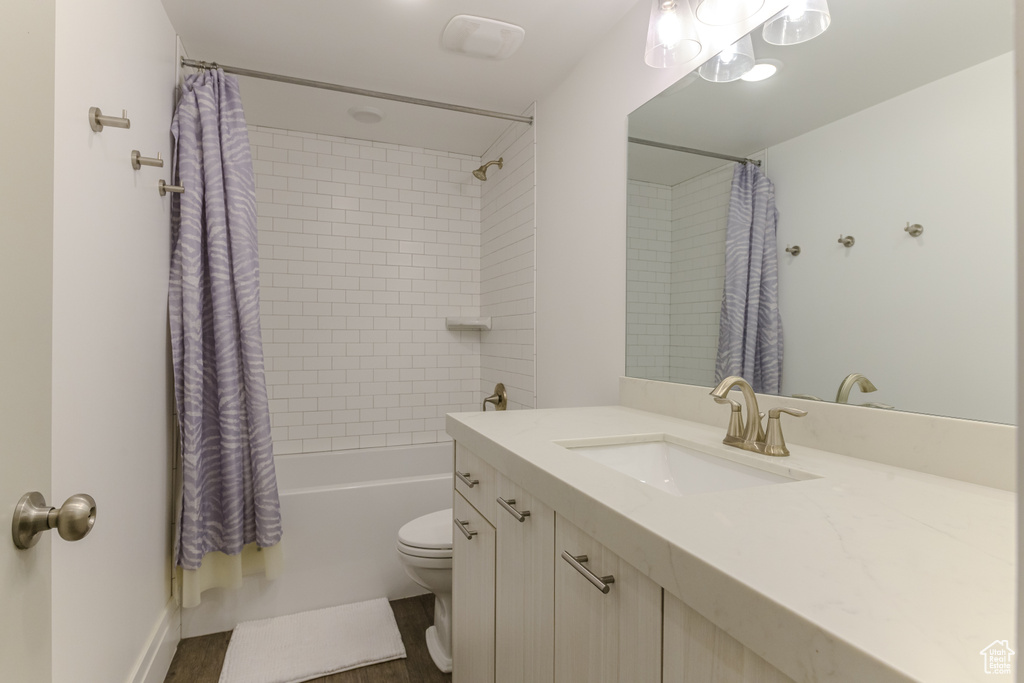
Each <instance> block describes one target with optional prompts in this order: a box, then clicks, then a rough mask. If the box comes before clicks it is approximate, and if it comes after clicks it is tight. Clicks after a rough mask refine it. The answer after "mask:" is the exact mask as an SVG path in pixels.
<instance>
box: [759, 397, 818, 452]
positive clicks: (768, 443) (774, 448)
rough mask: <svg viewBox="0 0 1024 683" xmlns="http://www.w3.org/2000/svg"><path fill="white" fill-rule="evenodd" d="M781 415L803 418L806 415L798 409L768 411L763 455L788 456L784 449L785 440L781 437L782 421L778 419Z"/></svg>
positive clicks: (804, 411)
mask: <svg viewBox="0 0 1024 683" xmlns="http://www.w3.org/2000/svg"><path fill="white" fill-rule="evenodd" d="M782 413H786V414H787V415H792V416H793V417H803V416H804V415H806V414H807V411H806V410H799V409H798V408H772V409H771V410H769V411H768V436H767V437H766V438H765V444H764V454H765V455H775V456H780V457H781V456H786V455H789V449H788V448H786V440H785V439H784V438H783V436H782V420H781V419H779V416H780V415H781V414H782Z"/></svg>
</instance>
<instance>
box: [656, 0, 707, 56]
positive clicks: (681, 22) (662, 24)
mask: <svg viewBox="0 0 1024 683" xmlns="http://www.w3.org/2000/svg"><path fill="white" fill-rule="evenodd" d="M695 24H696V22H695V21H694V19H693V12H692V11H691V10H690V3H689V2H688V0H678V1H677V0H653V3H652V5H651V19H650V21H649V22H648V23H647V47H646V49H645V50H644V63H645V64H647V66H653V67H654V68H656V69H664V68H668V67H673V66H677V65H679V64H683V63H685V62H688V61H690V60H691V59H693V58H694V57H696V56H697V55H698V54H700V38H699V37H698V36H697V30H696V26H695Z"/></svg>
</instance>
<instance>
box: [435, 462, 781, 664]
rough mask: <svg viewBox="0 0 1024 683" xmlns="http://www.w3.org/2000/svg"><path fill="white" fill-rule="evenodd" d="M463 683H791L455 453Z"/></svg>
mask: <svg viewBox="0 0 1024 683" xmlns="http://www.w3.org/2000/svg"><path fill="white" fill-rule="evenodd" d="M455 453H456V463H455V464H456V470H457V471H459V472H461V473H462V474H463V477H456V483H455V489H456V490H455V493H454V499H455V502H454V517H455V527H454V528H453V531H452V547H453V554H454V556H453V560H452V584H453V585H452V589H453V590H452V660H453V669H452V680H453V681H454V682H455V683H660V682H663V683H793V682H792V680H791V679H790V678H788V677H786V676H785V675H784V674H782V673H781V672H780V671H778V669H776V668H774V667H773V666H772V665H770V664H768V662H766V661H765V660H764V659H762V658H761V657H759V656H757V655H756V654H755V653H754V652H753V651H752V650H750V649H748V648H746V647H744V646H743V645H742V644H741V643H740V642H738V641H737V640H735V639H734V638H732V637H731V636H729V634H727V633H726V632H725V631H723V630H721V629H719V628H718V627H716V626H715V625H714V624H713V623H711V622H710V621H708V620H707V619H705V618H704V617H702V616H701V615H700V614H698V613H697V612H696V611H695V610H693V609H691V608H690V607H689V606H687V605H686V604H684V603H683V602H682V601H681V600H679V599H678V598H676V597H675V596H674V595H671V594H670V593H667V592H665V591H663V590H662V588H661V587H660V586H659V585H658V584H656V583H654V582H653V581H652V580H651V579H649V578H648V577H647V576H645V575H644V574H642V573H641V572H640V571H639V570H638V569H636V568H635V567H633V566H632V565H630V564H629V563H628V562H626V561H625V560H623V559H621V558H620V557H618V556H617V555H615V553H613V552H612V551H610V550H609V549H608V548H606V547H604V546H603V545H602V544H601V543H600V542H599V541H598V540H596V539H594V538H592V537H591V536H589V535H588V534H586V533H584V532H583V531H582V530H581V529H579V528H578V527H576V526H575V525H574V524H572V523H571V522H570V521H569V520H568V519H566V518H565V517H563V516H561V515H559V514H557V513H556V512H555V510H554V509H552V508H551V507H550V506H548V505H546V504H545V503H544V502H543V501H541V500H540V499H538V498H536V497H535V496H533V495H531V494H530V492H529V491H526V490H524V489H523V488H522V487H521V486H519V485H518V484H517V483H516V482H514V481H512V480H511V479H509V478H507V477H505V476H503V475H502V474H501V473H500V472H498V471H497V470H495V469H494V468H493V467H492V466H491V465H489V464H488V463H486V462H484V461H483V460H482V459H481V458H479V457H478V456H476V455H475V454H474V453H472V452H471V451H469V450H467V449H465V448H464V447H462V446H461V445H457V446H456V449H455Z"/></svg>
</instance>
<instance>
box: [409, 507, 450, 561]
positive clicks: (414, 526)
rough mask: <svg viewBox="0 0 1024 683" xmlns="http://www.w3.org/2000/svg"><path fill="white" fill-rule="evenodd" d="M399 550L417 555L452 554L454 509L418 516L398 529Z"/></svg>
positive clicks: (442, 555) (445, 555)
mask: <svg viewBox="0 0 1024 683" xmlns="http://www.w3.org/2000/svg"><path fill="white" fill-rule="evenodd" d="M398 550H399V552H403V553H405V554H406V555H413V556H415V557H451V556H452V509H451V508H447V509H445V510H438V511H437V512H431V513H430V514H428V515H423V516H422V517H417V518H416V519H414V520H412V521H411V522H408V523H407V524H405V525H404V526H403V527H402V528H401V529H399V530H398Z"/></svg>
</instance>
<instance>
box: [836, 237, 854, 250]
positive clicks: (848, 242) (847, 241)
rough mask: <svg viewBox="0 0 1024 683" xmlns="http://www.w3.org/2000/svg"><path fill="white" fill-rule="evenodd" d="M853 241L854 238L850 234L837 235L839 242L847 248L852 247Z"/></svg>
mask: <svg viewBox="0 0 1024 683" xmlns="http://www.w3.org/2000/svg"><path fill="white" fill-rule="evenodd" d="M854 242H855V240H854V239H853V237H852V236H851V235H847V236H846V237H843V236H842V234H840V235H839V244H841V245H843V246H844V247H846V248H847V249H849V248H850V247H852V246H853V243H854Z"/></svg>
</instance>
